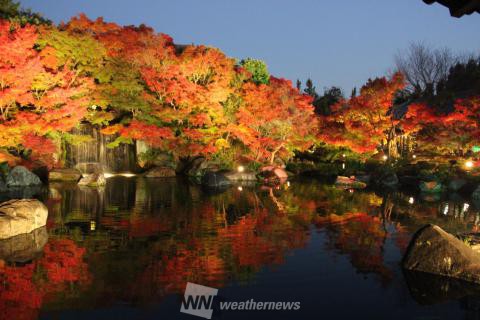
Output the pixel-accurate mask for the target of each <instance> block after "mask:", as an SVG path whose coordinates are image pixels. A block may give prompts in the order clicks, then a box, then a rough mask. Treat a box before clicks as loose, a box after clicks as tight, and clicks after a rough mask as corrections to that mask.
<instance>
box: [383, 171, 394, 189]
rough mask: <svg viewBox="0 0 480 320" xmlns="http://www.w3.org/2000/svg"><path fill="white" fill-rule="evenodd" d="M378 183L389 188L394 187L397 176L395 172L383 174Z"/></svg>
mask: <svg viewBox="0 0 480 320" xmlns="http://www.w3.org/2000/svg"><path fill="white" fill-rule="evenodd" d="M379 184H380V185H382V186H385V187H389V188H393V187H396V186H397V185H398V177H397V175H396V174H395V173H387V174H384V175H383V176H382V177H381V178H380V180H379Z"/></svg>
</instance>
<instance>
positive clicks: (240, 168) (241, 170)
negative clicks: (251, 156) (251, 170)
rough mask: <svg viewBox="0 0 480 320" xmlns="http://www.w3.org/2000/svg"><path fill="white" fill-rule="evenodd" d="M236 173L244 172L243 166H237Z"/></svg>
mask: <svg viewBox="0 0 480 320" xmlns="http://www.w3.org/2000/svg"><path fill="white" fill-rule="evenodd" d="M237 171H238V172H243V171H245V168H244V167H243V166H238V168H237Z"/></svg>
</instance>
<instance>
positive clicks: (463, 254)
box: [402, 225, 480, 283]
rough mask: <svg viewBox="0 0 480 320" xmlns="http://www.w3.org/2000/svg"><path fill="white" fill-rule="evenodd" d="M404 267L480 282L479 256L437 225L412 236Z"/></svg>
mask: <svg viewBox="0 0 480 320" xmlns="http://www.w3.org/2000/svg"><path fill="white" fill-rule="evenodd" d="M402 265H403V268H405V269H407V270H412V271H421V272H426V273H431V274H437V275H441V276H447V277H452V278H457V279H462V280H466V281H471V282H476V283H480V254H479V253H477V252H475V251H474V250H473V249H472V248H471V247H470V246H469V245H467V244H465V243H464V242H463V241H461V240H460V239H458V238H456V237H455V236H453V235H451V234H449V233H447V232H445V231H444V230H442V229H441V228H440V227H438V226H436V225H427V226H425V227H423V228H421V229H420V230H418V231H417V233H416V234H415V235H414V236H413V239H412V240H411V242H410V244H409V246H408V249H407V252H406V254H405V256H404V258H403V261H402Z"/></svg>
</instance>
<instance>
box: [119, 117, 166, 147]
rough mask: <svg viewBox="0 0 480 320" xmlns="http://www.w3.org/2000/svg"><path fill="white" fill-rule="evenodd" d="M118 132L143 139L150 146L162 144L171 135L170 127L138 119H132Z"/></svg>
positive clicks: (128, 136)
mask: <svg viewBox="0 0 480 320" xmlns="http://www.w3.org/2000/svg"><path fill="white" fill-rule="evenodd" d="M119 133H120V135H121V136H122V137H125V138H129V139H135V140H143V141H145V142H147V143H149V144H151V145H152V146H162V145H163V142H164V140H165V139H169V138H172V137H173V132H172V130H171V129H170V128H165V127H163V128H162V127H158V126H156V125H153V124H146V123H143V122H140V121H138V120H132V122H131V123H130V125H129V126H128V127H123V128H121V129H120V130H119Z"/></svg>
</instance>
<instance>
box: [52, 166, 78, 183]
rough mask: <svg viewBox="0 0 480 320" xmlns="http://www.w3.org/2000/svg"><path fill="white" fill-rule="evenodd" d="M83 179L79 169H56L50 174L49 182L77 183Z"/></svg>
mask: <svg viewBox="0 0 480 320" xmlns="http://www.w3.org/2000/svg"><path fill="white" fill-rule="evenodd" d="M81 178H82V173H81V172H80V171H79V170H77V169H54V170H52V171H50V172H49V173H48V181H72V182H77V181H78V180H80V179H81Z"/></svg>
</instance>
